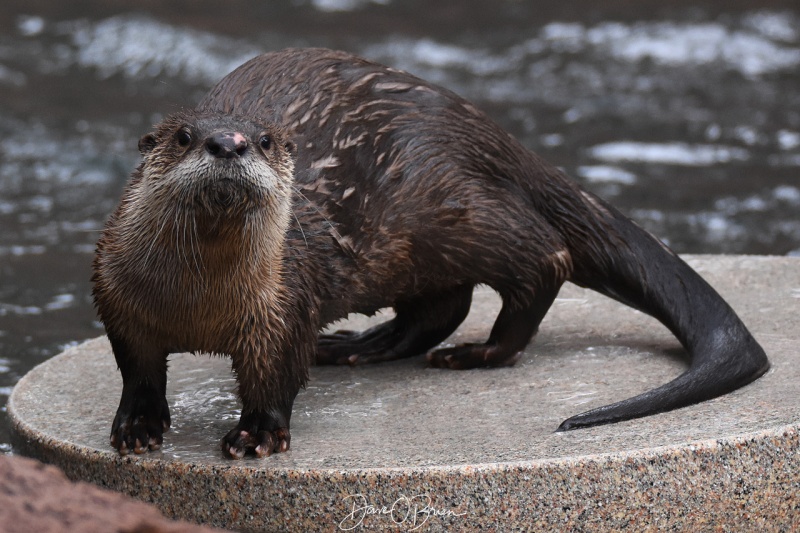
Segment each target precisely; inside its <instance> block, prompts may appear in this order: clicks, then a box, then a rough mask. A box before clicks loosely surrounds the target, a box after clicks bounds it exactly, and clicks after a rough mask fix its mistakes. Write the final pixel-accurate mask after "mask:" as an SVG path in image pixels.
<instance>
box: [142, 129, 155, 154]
mask: <svg viewBox="0 0 800 533" xmlns="http://www.w3.org/2000/svg"><path fill="white" fill-rule="evenodd" d="M155 147H156V136H155V134H153V133H148V134H146V135H143V136H142V138H141V139H139V153H140V154H142V155H147V153H148V152H150V151H151V150H152V149H153V148H155Z"/></svg>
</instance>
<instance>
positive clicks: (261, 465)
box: [9, 257, 800, 531]
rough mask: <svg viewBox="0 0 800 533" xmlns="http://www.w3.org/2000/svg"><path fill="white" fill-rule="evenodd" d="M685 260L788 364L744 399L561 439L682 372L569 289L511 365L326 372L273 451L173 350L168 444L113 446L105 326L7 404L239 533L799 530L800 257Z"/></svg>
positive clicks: (60, 452)
mask: <svg viewBox="0 0 800 533" xmlns="http://www.w3.org/2000/svg"><path fill="white" fill-rule="evenodd" d="M689 261H690V264H692V266H694V267H695V268H696V269H697V270H698V271H700V272H701V274H703V276H705V277H706V278H707V279H708V280H709V281H710V282H711V283H712V284H713V285H714V286H715V287H716V288H717V289H718V291H719V292H720V293H721V294H722V295H723V296H724V297H725V298H726V299H727V300H728V301H729V303H731V305H732V306H733V307H734V309H736V310H737V311H738V312H739V314H740V316H741V317H742V318H743V319H744V321H745V323H747V324H748V326H749V327H750V329H751V331H752V332H753V333H754V335H755V336H756V338H757V339H758V340H759V341H760V342H761V343H762V345H763V346H764V348H765V350H766V351H767V353H768V355H769V356H770V358H771V360H772V363H773V368H772V370H770V372H769V373H768V374H767V375H765V376H764V377H763V378H762V379H760V380H758V381H757V382H755V383H753V384H751V385H749V386H747V387H745V388H743V389H741V390H739V391H736V392H734V393H732V394H730V395H727V396H724V397H722V398H719V399H716V400H713V401H710V402H706V403H703V404H700V405H697V406H693V407H690V408H686V409H681V410H678V411H674V412H671V413H666V414H662V415H658V416H654V417H650V418H645V419H640V420H634V421H629V422H623V423H620V424H616V425H612V426H604V427H600V428H591V429H585V430H579V431H573V432H568V433H558V434H556V433H553V430H554V429H555V428H556V427H557V426H558V424H559V423H560V422H561V420H563V419H564V418H566V417H568V416H570V415H572V414H576V413H578V412H581V411H584V410H586V409H589V408H591V407H595V406H599V405H604V404H606V403H610V402H612V401H615V400H619V399H623V398H627V397H629V396H632V395H634V394H636V393H638V392H641V391H644V390H646V389H649V388H652V387H654V386H657V385H660V384H662V383H665V382H667V381H668V380H670V379H672V378H673V377H675V376H676V375H678V374H679V373H680V372H681V371H682V369H683V368H684V362H683V361H682V359H681V354H682V352H681V349H680V347H679V345H678V343H677V341H675V340H674V339H673V338H672V337H671V335H670V334H669V333H668V332H667V331H666V329H665V328H663V327H662V326H661V325H660V324H658V323H657V322H655V321H654V320H652V319H650V318H649V317H646V316H645V315H642V314H640V313H638V312H635V311H632V310H630V309H628V308H625V307H623V306H621V305H619V304H616V303H614V302H612V301H610V300H607V299H605V298H603V297H601V296H599V295H596V294H594V293H590V292H586V291H582V290H580V289H577V288H575V287H573V286H568V287H565V289H564V290H562V293H561V294H560V295H559V299H558V300H557V301H556V303H555V305H554V307H553V309H552V310H551V312H550V314H549V315H548V317H547V319H546V320H545V322H544V323H543V325H542V327H541V332H540V334H539V336H538V338H537V339H536V341H535V342H534V343H533V344H531V345H530V346H529V347H528V350H527V352H526V354H525V356H524V358H523V360H522V361H521V362H520V363H519V364H518V365H517V366H516V367H514V368H510V369H499V370H479V371H468V372H452V371H446V370H437V369H430V368H426V366H425V364H424V362H423V360H422V359H414V360H408V361H400V362H394V363H387V364H381V365H374V366H366V367H357V368H327V367H326V368H315V369H313V371H312V380H311V383H310V384H309V387H308V388H307V389H306V390H305V391H303V392H301V394H300V396H299V397H298V399H297V402H296V404H295V410H294V414H293V418H292V450H291V451H290V452H289V453H287V454H280V455H276V456H272V457H270V458H268V459H263V460H257V459H245V460H243V461H239V462H231V461H228V460H226V459H223V458H222V455H221V453H220V452H219V444H218V443H219V439H220V438H221V436H222V435H223V434H224V433H225V432H226V431H227V430H228V429H230V427H231V426H232V425H233V424H234V422H235V420H236V418H237V417H238V412H237V408H238V407H237V403H236V398H235V396H234V395H233V386H234V381H233V378H232V377H231V375H230V370H229V363H228V361H227V360H224V359H211V358H208V357H192V356H189V355H179V356H175V357H173V358H172V359H171V361H172V362H171V365H170V385H169V390H168V398H169V401H170V407H171V409H172V417H173V429H172V430H171V431H170V432H169V433H167V434H166V435H165V446H164V448H163V450H161V451H160V452H157V453H150V454H148V455H145V456H141V457H126V458H120V457H118V456H116V455H115V454H114V453H112V450H111V448H110V447H109V445H108V433H109V428H110V424H111V420H112V418H113V415H114V411H115V409H116V405H117V402H118V399H119V391H120V388H121V380H120V377H119V374H118V372H117V371H116V369H115V365H114V361H113V357H112V355H111V352H110V348H109V346H108V344H107V341H106V340H105V339H103V338H101V339H95V340H92V341H89V342H87V343H84V344H82V345H80V346H78V347H76V348H72V349H70V350H68V351H66V352H65V353H63V354H61V355H60V356H58V357H56V358H55V359H53V360H51V361H48V362H47V363H45V364H43V365H41V366H39V367H37V368H36V369H34V370H33V371H32V372H31V373H30V374H29V375H28V376H26V377H25V378H24V379H23V380H22V381H21V382H20V383H19V384H18V386H17V387H16V389H15V390H14V392H13V394H12V396H11V398H10V400H9V411H10V413H11V416H12V418H13V420H14V421H15V424H16V430H17V432H18V434H19V448H20V449H21V450H22V451H23V452H24V453H26V454H29V455H32V456H35V457H38V458H41V459H43V460H45V461H47V462H51V463H54V464H57V465H58V466H60V467H61V468H63V469H64V470H65V472H66V473H67V475H68V476H70V477H71V478H73V479H84V480H89V481H93V482H95V483H97V484H99V485H102V486H107V487H111V488H114V489H117V490H120V491H122V492H125V493H129V494H131V495H133V496H135V497H137V498H140V499H142V500H144V501H151V502H154V503H156V504H157V505H158V506H159V507H160V508H161V509H162V511H163V512H164V513H165V514H167V515H169V516H174V517H179V518H186V519H190V520H195V521H199V522H205V523H209V524H212V525H216V526H221V527H227V528H232V529H234V528H235V529H243V530H267V531H272V530H275V531H284V530H292V531H333V530H338V529H348V528H349V529H354V530H390V531H401V530H402V531H407V530H411V529H413V528H415V527H417V528H418V529H417V530H424V531H437V530H462V531H465V530H495V529H497V530H505V531H507V530H512V529H515V528H517V529H519V530H527V529H532V530H546V529H561V530H570V529H575V530H583V529H589V528H591V529H593V530H609V531H611V530H619V529H621V528H623V527H626V526H627V527H635V528H636V530H641V529H659V530H661V529H673V530H682V531H684V530H695V531H696V530H704V529H720V530H743V531H756V530H758V531H771V530H775V531H787V530H791V528H792V527H795V526H796V524H798V523H800V436H799V434H798V430H799V429H800V400H798V398H800V328H799V327H798V326H800V259H797V258H766V257H691V258H689ZM498 307H499V303H498V302H497V301H496V299H495V298H494V297H493V295H492V294H491V293H490V291H487V290H480V289H479V290H478V292H477V293H476V297H475V303H474V305H473V313H472V314H471V315H470V318H469V319H468V321H467V323H465V325H464V326H462V328H461V329H460V330H459V331H458V332H457V333H456V334H455V336H454V338H453V339H451V342H462V341H469V340H479V339H481V338H483V337H484V336H485V335H487V334H488V330H489V328H490V327H491V323H492V322H493V320H494V315H495V313H496V312H497V309H498ZM364 321H365V319H363V318H359V319H355V320H354V321H353V322H354V324H348V326H355V327H359V326H361V325H363V323H364Z"/></svg>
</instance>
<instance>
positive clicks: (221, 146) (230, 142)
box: [206, 132, 247, 159]
mask: <svg viewBox="0 0 800 533" xmlns="http://www.w3.org/2000/svg"><path fill="white" fill-rule="evenodd" d="M246 150H247V139H245V137H244V135H242V134H241V133H236V132H233V133H231V132H219V133H215V134H213V135H211V136H210V137H209V138H208V139H206V151H207V152H208V153H209V154H211V155H213V156H214V157H219V158H220V159H230V158H231V157H237V156H241V155H243V154H244V153H245V151H246Z"/></svg>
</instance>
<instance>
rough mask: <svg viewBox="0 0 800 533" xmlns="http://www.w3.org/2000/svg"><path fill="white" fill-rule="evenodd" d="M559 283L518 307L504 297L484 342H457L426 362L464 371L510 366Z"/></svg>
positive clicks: (544, 310)
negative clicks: (458, 343)
mask: <svg viewBox="0 0 800 533" xmlns="http://www.w3.org/2000/svg"><path fill="white" fill-rule="evenodd" d="M559 288H560V284H555V285H553V286H552V287H550V286H547V287H541V288H540V290H539V291H538V292H537V294H536V298H534V299H533V300H532V303H531V304H529V305H527V306H524V307H519V306H518V305H512V304H510V303H509V299H508V298H504V303H503V307H502V309H501V310H500V314H499V315H498V316H497V320H496V321H495V323H494V326H493V327H492V332H491V334H490V335H489V339H488V340H487V341H486V343H484V344H461V345H458V346H453V347H449V348H442V349H439V350H435V351H433V352H431V353H429V354H428V361H429V362H430V364H431V366H433V367H436V368H449V369H453V370H466V369H470V368H481V367H483V368H490V367H504V366H513V365H514V364H516V363H517V361H519V359H520V357H521V356H522V350H524V349H525V346H527V345H528V343H529V342H530V341H531V339H532V338H533V336H534V335H535V334H536V331H537V330H538V329H539V324H540V323H541V322H542V319H543V318H544V316H545V314H547V311H548V310H549V309H550V306H551V305H552V304H553V301H554V300H555V298H556V295H557V294H558V291H559Z"/></svg>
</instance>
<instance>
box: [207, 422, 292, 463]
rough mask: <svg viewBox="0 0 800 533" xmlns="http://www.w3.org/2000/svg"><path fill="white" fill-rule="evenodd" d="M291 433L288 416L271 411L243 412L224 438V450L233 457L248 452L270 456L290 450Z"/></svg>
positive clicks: (240, 456)
mask: <svg viewBox="0 0 800 533" xmlns="http://www.w3.org/2000/svg"><path fill="white" fill-rule="evenodd" d="M290 441H291V435H290V433H289V422H288V420H287V419H286V417H283V416H273V415H272V414H269V413H249V414H246V415H245V414H242V417H241V419H240V420H239V423H238V424H237V425H236V427H235V428H233V429H232V430H230V431H229V432H228V434H227V435H225V437H223V439H222V451H223V453H225V455H226V456H228V457H229V458H231V459H241V458H242V457H244V456H245V454H247V453H252V454H254V455H255V456H256V457H259V458H260V457H269V456H270V455H272V454H273V453H283V452H286V451H288V450H289V443H290Z"/></svg>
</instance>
